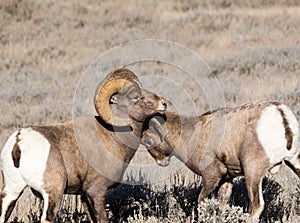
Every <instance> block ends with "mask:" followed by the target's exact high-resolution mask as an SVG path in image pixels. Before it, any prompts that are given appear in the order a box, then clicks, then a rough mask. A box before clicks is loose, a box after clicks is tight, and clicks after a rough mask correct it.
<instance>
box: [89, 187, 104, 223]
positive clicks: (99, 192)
mask: <svg viewBox="0 0 300 223" xmlns="http://www.w3.org/2000/svg"><path fill="white" fill-rule="evenodd" d="M106 193H107V188H105V187H99V185H98V184H97V183H95V184H93V185H92V186H91V187H89V188H88V189H87V191H86V195H87V198H88V201H89V203H90V205H91V207H92V210H93V212H94V213H93V214H94V216H95V218H96V219H95V220H96V221H97V223H107V222H108V219H107V214H106V209H105V198H106Z"/></svg>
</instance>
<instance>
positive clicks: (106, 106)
mask: <svg viewBox="0 0 300 223" xmlns="http://www.w3.org/2000/svg"><path fill="white" fill-rule="evenodd" d="M133 81H138V78H137V76H136V75H135V74H134V73H133V72H132V71H130V70H128V69H118V70H116V71H115V72H113V73H112V74H110V75H109V76H108V77H107V78H105V79H104V80H103V81H102V82H101V83H100V84H99V85H98V87H97V90H96V92H95V98H94V103H95V109H96V111H97V113H98V115H99V116H100V117H101V118H102V119H103V120H104V121H105V122H106V123H108V124H110V125H116V126H126V125H129V124H130V122H131V120H130V119H129V118H121V117H118V116H116V115H114V114H113V113H112V109H111V106H110V99H111V96H113V95H114V94H116V93H117V92H119V91H120V90H121V89H122V88H123V87H124V86H126V85H128V84H131V83H132V82H133Z"/></svg>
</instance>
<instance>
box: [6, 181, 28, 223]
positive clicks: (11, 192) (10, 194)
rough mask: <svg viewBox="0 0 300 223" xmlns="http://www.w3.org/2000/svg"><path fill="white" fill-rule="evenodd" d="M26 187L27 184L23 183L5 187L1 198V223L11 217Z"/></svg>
mask: <svg viewBox="0 0 300 223" xmlns="http://www.w3.org/2000/svg"><path fill="white" fill-rule="evenodd" d="M25 187H26V184H25V183H21V182H18V184H16V183H14V185H12V184H8V185H6V186H5V187H4V190H3V191H2V193H1V198H0V207H1V217H0V222H1V223H3V222H5V221H7V220H8V218H9V216H10V215H11V212H12V211H13V209H14V207H15V204H16V202H17V199H18V198H19V196H20V195H21V193H22V191H23V190H24V188H25Z"/></svg>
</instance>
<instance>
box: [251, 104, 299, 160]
mask: <svg viewBox="0 0 300 223" xmlns="http://www.w3.org/2000/svg"><path fill="white" fill-rule="evenodd" d="M278 108H280V109H282V111H283V112H284V114H285V116H286V119H287V120H288V123H289V127H290V128H291V130H292V132H293V134H294V137H293V146H292V148H291V150H287V139H286V137H285V127H284V125H283V118H282V116H281V113H280V112H279V110H278ZM278 108H277V106H275V105H271V106H269V107H267V108H265V109H264V110H263V111H262V113H261V116H260V118H259V120H258V123H257V128H256V132H257V136H258V140H259V142H260V143H261V145H262V146H263V148H264V150H265V152H266V154H267V155H268V157H269V158H270V163H271V165H275V164H277V163H279V162H280V161H282V160H284V159H289V158H290V157H292V156H293V155H294V154H295V152H296V149H295V148H296V147H295V143H297V142H298V137H299V125H298V122H297V120H296V118H295V116H294V114H293V113H292V112H291V110H290V109H289V108H288V107H287V106H285V105H279V106H278Z"/></svg>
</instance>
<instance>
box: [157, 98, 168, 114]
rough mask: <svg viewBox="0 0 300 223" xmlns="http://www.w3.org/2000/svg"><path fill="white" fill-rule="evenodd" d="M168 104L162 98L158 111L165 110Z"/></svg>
mask: <svg viewBox="0 0 300 223" xmlns="http://www.w3.org/2000/svg"><path fill="white" fill-rule="evenodd" d="M167 107H168V104H167V102H166V100H165V99H163V98H161V101H160V104H159V108H158V109H157V110H158V111H161V112H165V111H166V110H167Z"/></svg>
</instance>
